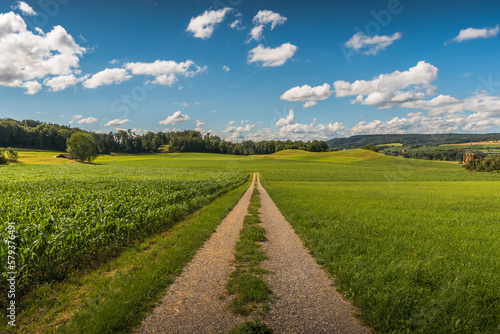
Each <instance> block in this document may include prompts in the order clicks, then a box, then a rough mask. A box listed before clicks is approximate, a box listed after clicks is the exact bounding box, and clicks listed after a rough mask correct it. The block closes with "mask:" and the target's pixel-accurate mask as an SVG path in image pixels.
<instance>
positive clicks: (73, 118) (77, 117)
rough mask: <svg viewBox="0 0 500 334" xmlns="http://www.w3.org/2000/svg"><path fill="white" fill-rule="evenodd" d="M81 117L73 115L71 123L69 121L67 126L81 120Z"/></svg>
mask: <svg viewBox="0 0 500 334" xmlns="http://www.w3.org/2000/svg"><path fill="white" fill-rule="evenodd" d="M82 117H83V115H73V116H71V121H69V124H72V123H74V122H75V121H76V120H78V119H81V118H82Z"/></svg>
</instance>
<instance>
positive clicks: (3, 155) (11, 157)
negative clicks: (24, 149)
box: [0, 147, 19, 164]
mask: <svg viewBox="0 0 500 334" xmlns="http://www.w3.org/2000/svg"><path fill="white" fill-rule="evenodd" d="M18 158H19V153H17V151H15V150H14V149H12V148H11V147H9V148H7V149H5V148H1V147H0V164H6V163H7V162H16V161H17V159H18Z"/></svg>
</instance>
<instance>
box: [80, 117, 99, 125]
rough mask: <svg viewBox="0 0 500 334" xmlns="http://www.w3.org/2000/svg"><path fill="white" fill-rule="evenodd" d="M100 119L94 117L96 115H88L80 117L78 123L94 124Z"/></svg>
mask: <svg viewBox="0 0 500 334" xmlns="http://www.w3.org/2000/svg"><path fill="white" fill-rule="evenodd" d="M97 121H98V119H97V118H94V117H87V118H82V119H80V120H79V121H78V122H77V123H78V124H92V123H95V122H97Z"/></svg>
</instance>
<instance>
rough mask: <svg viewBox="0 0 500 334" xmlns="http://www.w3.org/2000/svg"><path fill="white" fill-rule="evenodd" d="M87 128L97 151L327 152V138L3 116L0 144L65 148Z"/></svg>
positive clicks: (62, 149)
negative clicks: (109, 127)
mask: <svg viewBox="0 0 500 334" xmlns="http://www.w3.org/2000/svg"><path fill="white" fill-rule="evenodd" d="M78 132H84V133H89V134H90V135H92V137H94V139H95V141H96V143H97V150H98V152H97V153H98V154H109V153H111V152H117V153H155V152H159V151H160V148H162V147H164V148H165V149H164V150H165V151H167V152H208V153H221V154H235V155H253V154H271V153H275V152H278V151H281V150H284V149H301V150H305V151H311V152H326V151H328V145H327V143H326V142H325V141H318V140H313V141H308V142H303V141H292V140H286V141H280V140H270V141H259V142H254V141H251V140H246V141H243V142H240V143H233V142H229V141H226V140H223V139H221V138H220V137H218V136H215V135H211V134H210V133H206V134H201V133H200V132H198V131H194V130H185V131H180V132H166V133H164V132H157V133H154V132H148V133H145V134H136V133H134V132H132V131H131V130H128V131H123V130H121V131H118V132H116V133H113V132H109V133H96V132H87V131H84V130H81V129H79V128H73V127H69V126H64V125H58V124H49V123H44V122H40V121H35V120H23V121H17V120H14V119H0V147H16V148H30V149H41V150H54V151H65V150H66V147H67V146H66V141H67V139H68V138H70V137H71V135H72V134H73V133H78Z"/></svg>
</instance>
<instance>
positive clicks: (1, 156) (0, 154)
mask: <svg viewBox="0 0 500 334" xmlns="http://www.w3.org/2000/svg"><path fill="white" fill-rule="evenodd" d="M5 163H7V158H6V157H5V150H4V149H3V148H1V147H0V164H5Z"/></svg>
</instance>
